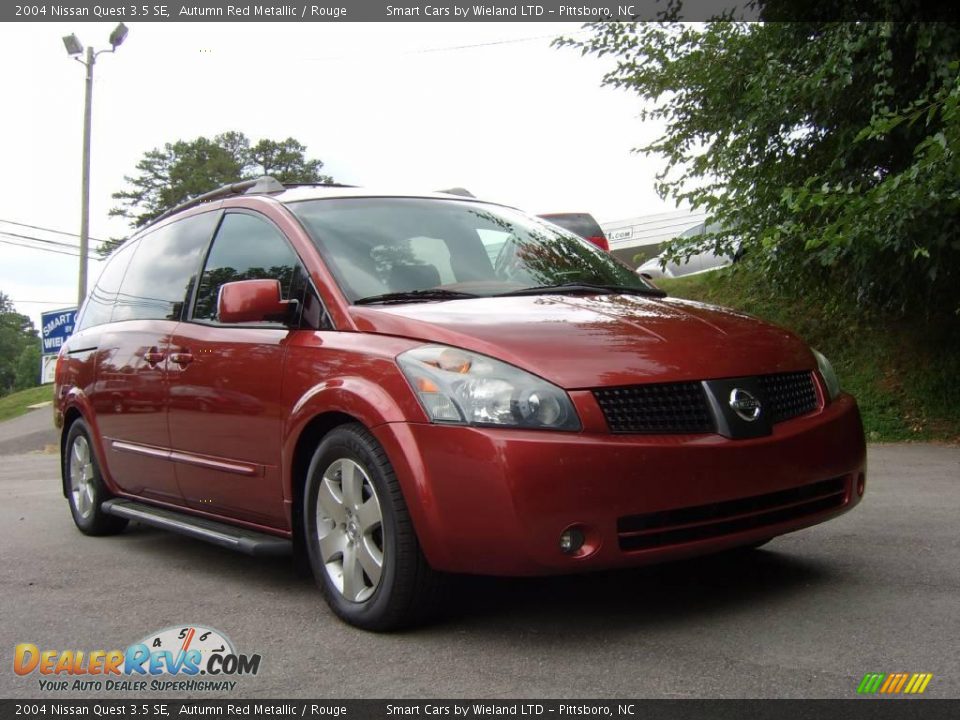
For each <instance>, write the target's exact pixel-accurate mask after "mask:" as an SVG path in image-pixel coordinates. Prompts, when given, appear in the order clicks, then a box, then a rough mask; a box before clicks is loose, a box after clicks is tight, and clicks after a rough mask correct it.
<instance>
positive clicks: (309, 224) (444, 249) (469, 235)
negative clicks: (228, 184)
mask: <svg viewBox="0 0 960 720" xmlns="http://www.w3.org/2000/svg"><path fill="white" fill-rule="evenodd" d="M288 207H289V208H290V210H291V211H292V212H293V213H294V214H296V215H297V217H298V218H300V220H301V222H303V224H304V226H305V227H306V228H307V231H308V232H309V233H310V235H311V236H312V238H313V240H314V242H315V243H316V245H317V247H318V248H319V250H320V252H321V254H322V255H323V257H324V259H325V260H326V262H327V265H328V266H329V267H330V270H331V271H332V272H333V274H334V276H335V277H336V279H337V282H338V283H339V284H340V288H341V289H342V290H343V292H344V294H345V295H346V296H347V298H348V299H349V300H350V302H352V303H355V302H357V301H371V300H376V299H378V298H380V296H385V297H384V298H383V299H384V300H391V301H409V302H416V301H426V300H443V299H455V298H457V297H489V296H493V295H504V294H512V293H516V292H518V291H524V290H531V289H535V288H550V287H553V286H558V285H561V286H567V287H568V288H574V287H575V286H576V287H579V288H580V290H581V291H587V290H585V289H584V287H581V286H598V287H597V289H596V291H597V292H601V291H604V292H612V291H615V290H616V289H618V288H622V289H623V290H624V291H627V292H654V293H657V292H658V291H657V290H656V289H655V288H653V286H651V285H650V284H648V283H646V282H645V281H644V280H643V279H642V278H640V277H639V276H638V275H637V274H636V273H634V272H633V271H632V270H630V268H628V267H627V266H626V265H623V264H622V263H620V262H619V261H618V260H616V259H614V258H613V257H612V256H611V255H609V254H607V253H605V252H602V251H601V250H598V249H597V248H596V247H594V246H593V245H591V244H590V243H588V242H587V241H585V240H583V239H582V238H580V237H577V236H576V235H574V234H573V233H570V232H568V231H565V230H563V229H561V228H558V227H555V226H553V225H550V224H547V223H544V222H541V221H540V220H538V219H536V218H534V217H531V216H528V215H525V214H523V213H521V212H518V211H516V210H512V209H509V208H505V207H501V206H499V205H487V204H484V203H477V202H471V201H459V200H439V199H438V200H434V199H426V198H338V199H329V200H304V201H300V202H293V203H289V204H288ZM599 286H602V288H601V287H599ZM424 291H431V292H424ZM545 292H546V290H545ZM407 295H409V297H406V296H407Z"/></svg>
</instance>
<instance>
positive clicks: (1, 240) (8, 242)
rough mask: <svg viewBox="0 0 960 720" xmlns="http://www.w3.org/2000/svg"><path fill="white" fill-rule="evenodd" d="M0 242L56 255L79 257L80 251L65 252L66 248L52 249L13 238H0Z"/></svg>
mask: <svg viewBox="0 0 960 720" xmlns="http://www.w3.org/2000/svg"><path fill="white" fill-rule="evenodd" d="M0 243H2V244H4V245H11V246H13V247H19V248H24V249H26V250H39V251H40V252H48V253H55V254H56V255H67V256H68V257H75V258H78V257H80V253H78V252H77V253H72V252H67V251H66V250H54V249H53V248H46V247H37V246H36V245H27V244H26V243H22V242H16V241H15V240H4V239H3V238H0Z"/></svg>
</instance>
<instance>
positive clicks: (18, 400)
mask: <svg viewBox="0 0 960 720" xmlns="http://www.w3.org/2000/svg"><path fill="white" fill-rule="evenodd" d="M48 400H53V385H41V386H40V387H35V388H29V389H27V390H20V391H19V392H15V393H10V394H9V395H4V396H3V397H0V422H2V421H3V420H10V419H11V418H15V417H17V416H19V415H23V414H24V413H26V412H29V407H28V406H30V405H36V404H37V403H42V402H46V401H48Z"/></svg>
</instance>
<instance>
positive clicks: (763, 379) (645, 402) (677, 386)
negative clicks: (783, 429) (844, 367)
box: [593, 370, 817, 435]
mask: <svg viewBox="0 0 960 720" xmlns="http://www.w3.org/2000/svg"><path fill="white" fill-rule="evenodd" d="M756 380H757V382H758V383H759V384H760V388H761V392H762V398H761V402H762V403H763V407H764V409H765V412H766V413H767V416H768V417H769V418H770V423H771V424H776V423H779V422H783V421H785V420H790V419H792V418H795V417H799V416H801V415H806V414H807V413H810V412H813V411H814V410H816V409H817V392H816V390H815V389H814V385H813V374H812V373H811V372H810V371H808V370H803V371H800V372H790V373H778V374H776V375H760V376H758V377H757V378H756ZM593 395H594V397H595V398H596V399H597V403H599V405H600V409H601V410H602V411H603V416H604V418H605V419H606V421H607V425H608V426H609V427H610V431H611V432H615V433H647V434H663V435H668V434H679V433H709V432H714V431H715V429H716V426H715V423H714V420H713V416H712V415H711V411H710V405H709V402H708V400H707V395H706V393H705V392H704V390H703V385H702V384H701V383H699V382H674V383H650V384H647V385H632V386H629V387H619V388H602V389H598V390H594V391H593Z"/></svg>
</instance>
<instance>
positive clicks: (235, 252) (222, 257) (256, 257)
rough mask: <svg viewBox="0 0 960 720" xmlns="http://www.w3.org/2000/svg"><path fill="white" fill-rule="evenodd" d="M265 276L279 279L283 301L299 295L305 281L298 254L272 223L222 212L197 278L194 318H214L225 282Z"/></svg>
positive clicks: (262, 219)
mask: <svg viewBox="0 0 960 720" xmlns="http://www.w3.org/2000/svg"><path fill="white" fill-rule="evenodd" d="M264 278H268V279H276V280H279V281H280V289H281V293H282V295H283V299H284V300H287V299H289V298H291V297H296V298H299V297H300V294H301V291H302V288H303V283H304V280H305V278H304V273H303V271H302V269H301V267H300V260H299V258H298V257H297V254H296V253H295V252H294V251H293V250H292V249H291V248H290V245H289V244H288V243H287V240H286V238H285V237H284V236H283V233H281V232H280V230H279V229H277V227H276V226H275V225H274V224H273V223H271V222H270V221H268V220H266V219H264V218H260V217H257V216H256V215H250V214H248V213H229V214H227V215H225V216H224V218H223V222H222V223H220V229H219V230H217V236H216V237H215V238H214V240H213V246H212V247H211V248H210V254H209V256H208V257H207V263H206V265H205V266H204V268H203V275H202V276H201V278H200V289H199V290H198V292H197V304H196V307H195V308H194V311H193V317H194V319H195V320H216V319H217V297H218V296H219V293H220V286H221V285H223V284H224V283H228V282H235V281H237V280H257V279H264Z"/></svg>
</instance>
